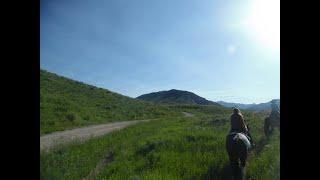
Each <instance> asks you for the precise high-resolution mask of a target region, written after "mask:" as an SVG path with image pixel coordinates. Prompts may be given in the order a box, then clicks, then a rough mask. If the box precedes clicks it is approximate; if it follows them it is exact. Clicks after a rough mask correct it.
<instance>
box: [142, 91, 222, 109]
mask: <svg viewBox="0 0 320 180" xmlns="http://www.w3.org/2000/svg"><path fill="white" fill-rule="evenodd" d="M137 99H140V100H144V101H149V102H153V103H156V104H193V105H195V104H197V105H218V106H221V105H220V104H218V103H215V102H213V101H209V100H207V99H205V98H203V97H200V96H198V95H196V94H194V93H192V92H189V91H183V90H177V89H171V90H169V91H159V92H152V93H149V94H143V95H141V96H138V97H137Z"/></svg>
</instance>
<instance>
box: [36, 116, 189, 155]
mask: <svg viewBox="0 0 320 180" xmlns="http://www.w3.org/2000/svg"><path fill="white" fill-rule="evenodd" d="M183 114H184V116H185V117H192V116H194V115H193V114H191V113H188V112H183ZM150 120H155V119H149V120H134V121H122V122H113V123H108V124H100V125H92V126H87V127H83V128H76V129H71V130H65V131H60V132H54V133H51V134H47V135H43V136H40V151H42V150H49V149H50V148H52V147H53V146H55V145H58V144H63V143H68V142H71V141H73V140H76V139H77V140H86V139H89V138H91V137H97V136H102V135H105V134H108V133H110V132H113V131H116V130H120V129H123V128H125V127H127V126H130V125H133V124H137V123H139V122H147V121H150Z"/></svg>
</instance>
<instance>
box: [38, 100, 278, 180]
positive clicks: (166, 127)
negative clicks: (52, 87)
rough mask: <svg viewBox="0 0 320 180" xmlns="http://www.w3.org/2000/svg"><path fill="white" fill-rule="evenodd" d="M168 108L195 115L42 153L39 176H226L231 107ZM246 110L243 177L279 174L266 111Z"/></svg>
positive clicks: (116, 177)
mask: <svg viewBox="0 0 320 180" xmlns="http://www.w3.org/2000/svg"><path fill="white" fill-rule="evenodd" d="M170 108H171V109H173V110H175V111H177V112H179V111H185V112H191V113H193V114H195V116H194V117H191V118H190V117H189V118H186V117H165V118H161V119H159V120H155V121H151V122H147V123H143V124H138V125H134V126H131V127H128V128H126V129H124V130H122V131H118V132H114V133H111V134H109V135H105V136H102V137H99V138H93V139H90V140H88V141H87V142H85V143H80V142H74V143H72V144H68V145H63V146H60V147H56V148H55V149H54V150H52V151H50V152H47V153H45V152H42V153H41V155H40V176H41V179H82V178H84V177H88V179H228V172H227V168H228V156H227V153H226V150H225V136H226V134H227V132H228V131H229V116H230V113H231V110H228V109H225V108H217V107H211V106H175V107H170ZM244 115H245V119H246V121H247V122H248V123H249V124H250V127H251V129H252V134H253V136H254V138H255V141H256V143H257V148H256V149H255V150H254V151H253V152H252V153H251V154H250V157H249V162H248V165H247V168H246V172H247V173H246V176H247V177H252V178H253V179H280V178H279V176H280V168H279V167H280V166H279V163H280V162H279V158H280V152H279V141H280V133H279V132H278V131H276V133H275V134H274V136H273V137H272V138H271V139H270V140H268V141H267V140H266V139H265V138H264V136H263V118H264V114H255V113H252V112H244ZM94 170H95V171H94ZM89 174H91V175H89Z"/></svg>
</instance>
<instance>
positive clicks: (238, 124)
mask: <svg viewBox="0 0 320 180" xmlns="http://www.w3.org/2000/svg"><path fill="white" fill-rule="evenodd" d="M231 131H236V132H247V129H246V126H245V124H244V119H243V117H242V116H241V115H240V114H238V113H233V114H232V115H231Z"/></svg>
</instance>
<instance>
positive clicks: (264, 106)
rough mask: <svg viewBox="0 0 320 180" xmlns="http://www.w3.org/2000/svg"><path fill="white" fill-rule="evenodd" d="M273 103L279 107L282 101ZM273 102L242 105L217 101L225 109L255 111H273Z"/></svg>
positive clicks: (278, 100)
mask: <svg viewBox="0 0 320 180" xmlns="http://www.w3.org/2000/svg"><path fill="white" fill-rule="evenodd" d="M271 101H276V103H277V104H278V106H280V99H273V100H271ZM271 101H269V102H266V103H259V104H255V103H253V104H242V103H229V102H225V101H217V103H219V104H220V105H222V106H224V107H238V108H240V109H247V110H253V111H262V110H270V109H271Z"/></svg>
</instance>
